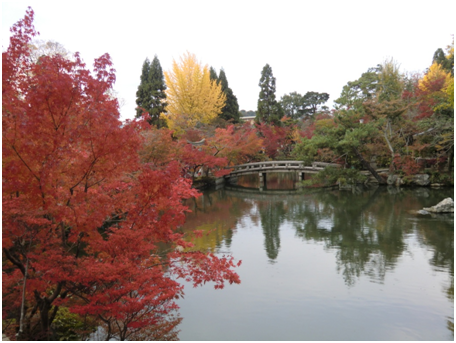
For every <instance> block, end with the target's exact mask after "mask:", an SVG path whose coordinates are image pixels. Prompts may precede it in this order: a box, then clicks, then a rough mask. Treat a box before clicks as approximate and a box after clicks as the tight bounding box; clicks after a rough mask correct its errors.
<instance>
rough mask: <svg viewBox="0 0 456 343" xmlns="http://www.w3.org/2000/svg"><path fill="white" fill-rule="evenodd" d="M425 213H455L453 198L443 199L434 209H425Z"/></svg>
mask: <svg viewBox="0 0 456 343" xmlns="http://www.w3.org/2000/svg"><path fill="white" fill-rule="evenodd" d="M423 210H424V211H428V212H433V213H449V212H454V202H453V199H451V198H446V199H443V200H442V201H441V202H439V203H438V204H437V205H435V206H432V207H425V208H423Z"/></svg>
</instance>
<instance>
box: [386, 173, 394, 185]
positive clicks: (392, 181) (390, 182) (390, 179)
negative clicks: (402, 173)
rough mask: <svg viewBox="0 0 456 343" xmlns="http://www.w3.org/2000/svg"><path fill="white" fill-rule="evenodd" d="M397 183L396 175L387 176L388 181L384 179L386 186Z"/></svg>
mask: <svg viewBox="0 0 456 343" xmlns="http://www.w3.org/2000/svg"><path fill="white" fill-rule="evenodd" d="M396 181H397V175H394V174H391V175H389V176H388V179H386V183H387V184H388V185H394V184H396Z"/></svg>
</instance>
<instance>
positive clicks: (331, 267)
mask: <svg viewBox="0 0 456 343" xmlns="http://www.w3.org/2000/svg"><path fill="white" fill-rule="evenodd" d="M285 179H286V178H285ZM241 181H242V180H241ZM249 182H250V183H251V184H255V182H253V183H252V182H251V180H246V182H245V183H244V185H245V184H247V185H249ZM240 183H241V184H242V182H240ZM268 188H280V187H276V186H274V187H268ZM266 193H271V194H265V192H259V191H256V190H246V189H220V190H212V191H207V192H205V193H204V195H203V196H202V197H200V198H199V199H197V200H195V201H194V202H192V203H191V204H189V205H190V207H191V209H192V211H193V213H190V214H189V215H188V218H187V223H186V227H185V228H184V230H194V229H198V230H204V231H206V232H209V231H210V230H212V231H211V233H209V234H208V235H205V236H203V237H202V238H200V239H199V240H198V241H197V242H196V246H197V247H198V248H199V249H202V250H210V251H213V252H215V253H217V254H220V255H222V254H232V255H233V256H234V257H235V258H236V260H242V265H241V267H239V268H237V272H238V274H239V276H240V278H241V284H239V285H228V286H226V287H225V289H223V290H214V288H213V286H212V285H205V286H203V287H199V288H192V286H191V284H186V289H185V298H184V299H183V300H180V301H179V302H178V304H179V306H180V308H181V309H180V314H181V316H182V317H183V321H182V323H181V324H180V325H179V329H180V330H181V332H180V335H179V338H180V339H181V340H453V338H454V336H453V322H454V319H453V316H454V315H453V313H454V305H453V294H454V291H453V289H454V281H453V280H454V229H453V225H454V220H453V215H440V216H434V217H431V216H418V215H416V214H413V213H412V212H411V211H416V210H419V209H421V208H423V207H428V206H432V205H435V204H436V203H438V202H439V201H441V200H443V199H444V198H446V197H453V188H451V189H444V190H441V189H440V190H433V189H428V188H415V189H396V188H386V187H376V188H370V189H364V190H361V189H358V190H356V191H355V192H350V191H330V190H325V191H321V190H320V191H314V192H313V193H297V192H294V193H293V192H288V193H291V194H282V193H284V192H280V191H277V192H276V193H274V192H273V191H269V192H266ZM285 193H286V192H285Z"/></svg>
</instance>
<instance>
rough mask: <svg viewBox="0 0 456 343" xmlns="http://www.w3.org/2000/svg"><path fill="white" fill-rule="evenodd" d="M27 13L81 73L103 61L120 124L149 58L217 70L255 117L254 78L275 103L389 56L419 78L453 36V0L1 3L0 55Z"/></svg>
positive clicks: (337, 86)
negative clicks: (190, 56) (189, 56)
mask: <svg viewBox="0 0 456 343" xmlns="http://www.w3.org/2000/svg"><path fill="white" fill-rule="evenodd" d="M29 5H30V6H31V7H32V8H33V10H34V11H35V28H36V29H37V31H39V32H40V33H41V35H40V37H38V38H39V39H42V40H54V41H57V42H59V43H61V44H62V45H63V46H64V47H65V48H66V49H67V50H69V51H71V52H76V51H79V52H80V53H81V57H82V58H83V59H84V61H85V62H86V63H87V65H88V66H92V63H93V59H94V58H96V57H99V56H101V55H102V54H104V53H106V52H107V53H109V54H110V55H111V58H112V60H113V62H114V67H115V69H116V70H117V73H116V75H117V82H116V85H115V90H116V91H117V92H118V97H119V99H123V102H124V105H123V106H122V108H121V116H122V119H126V118H133V117H134V114H135V107H136V104H135V100H136V90H137V87H138V85H139V81H140V74H141V68H142V64H143V62H144V60H145V58H146V57H148V58H149V59H150V60H152V59H153V57H154V55H155V54H156V55H157V56H158V59H159V60H160V64H161V66H162V68H163V70H164V71H166V70H169V69H170V68H171V63H172V60H173V59H176V60H178V59H179V57H180V56H181V55H182V54H183V53H184V52H185V51H189V52H191V53H194V54H196V56H197V58H198V59H199V60H200V61H201V62H202V63H203V64H208V65H209V66H212V67H214V68H215V69H216V70H217V71H219V69H220V68H221V67H223V68H224V69H225V72H226V75H227V79H228V83H229V86H230V87H231V88H232V90H233V92H234V94H235V95H236V96H237V98H238V102H239V106H240V109H245V110H256V107H257V101H258V95H259V91H260V89H259V86H258V82H259V80H260V76H261V70H262V69H263V67H264V65H265V64H266V63H269V65H270V66H271V67H272V71H273V74H274V76H275V77H276V82H277V88H276V96H277V100H279V99H280V97H281V96H282V95H284V94H287V93H290V92H293V91H296V92H298V93H301V94H305V93H306V92H308V91H316V92H326V93H329V94H330V102H329V105H331V104H332V101H333V100H334V99H337V98H338V97H339V95H340V92H341V90H342V87H343V86H344V85H345V84H346V83H347V82H348V81H352V80H355V79H357V78H358V77H359V76H360V75H361V74H362V73H363V72H365V71H366V70H367V69H368V68H369V67H374V66H376V65H377V64H380V63H382V62H383V61H384V60H385V59H386V58H391V57H393V58H394V59H395V60H396V61H397V62H398V63H400V64H401V67H402V70H403V71H408V72H423V71H425V69H426V68H428V67H429V66H430V64H431V62H432V57H433V54H434V52H435V50H437V49H438V48H442V49H444V50H445V48H446V46H447V45H449V44H450V43H451V41H452V36H451V34H453V33H454V22H455V20H454V19H455V18H454V13H456V11H455V9H456V1H454V0H451V1H450V0H433V1H419V0H415V1H406V0H394V1H389V0H383V1H373V0H370V1H367V0H362V1H345V0H333V1H323V0H312V1H310V0H308V1H304V0H301V1H287V0H281V1H277V0H276V1H269V0H263V1H250V0H241V1H237V0H230V1H215V0H212V1H196V0H186V1H171V0H166V1H165V0H161V1H133V0H131V1H128V2H127V1H122V2H120V1H118V2H115V1H110V2H107V1H99V0H93V1H91V2H87V1H77V2H67V1H32V0H30V1H28V2H24V1H21V0H16V1H14V2H13V1H2V48H3V50H5V49H6V47H7V45H8V44H9V39H8V38H9V34H10V33H9V28H10V27H11V26H12V25H13V24H14V23H15V22H17V21H18V20H19V19H21V18H23V16H24V14H25V10H26V8H27V6H29Z"/></svg>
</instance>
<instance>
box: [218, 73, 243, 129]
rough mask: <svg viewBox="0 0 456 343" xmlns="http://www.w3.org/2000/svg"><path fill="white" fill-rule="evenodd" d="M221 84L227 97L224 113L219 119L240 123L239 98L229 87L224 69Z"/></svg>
mask: <svg viewBox="0 0 456 343" xmlns="http://www.w3.org/2000/svg"><path fill="white" fill-rule="evenodd" d="M218 81H219V83H220V84H221V85H222V92H224V93H225V95H226V102H225V106H224V107H223V108H222V113H221V114H220V115H219V117H221V118H223V119H225V120H232V121H233V122H234V123H238V122H239V115H240V114H239V104H238V101H237V97H236V96H235V95H234V94H233V90H232V89H231V88H230V87H229V86H228V80H227V79H226V74H225V71H224V70H223V69H221V70H220V73H219V77H218Z"/></svg>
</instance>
